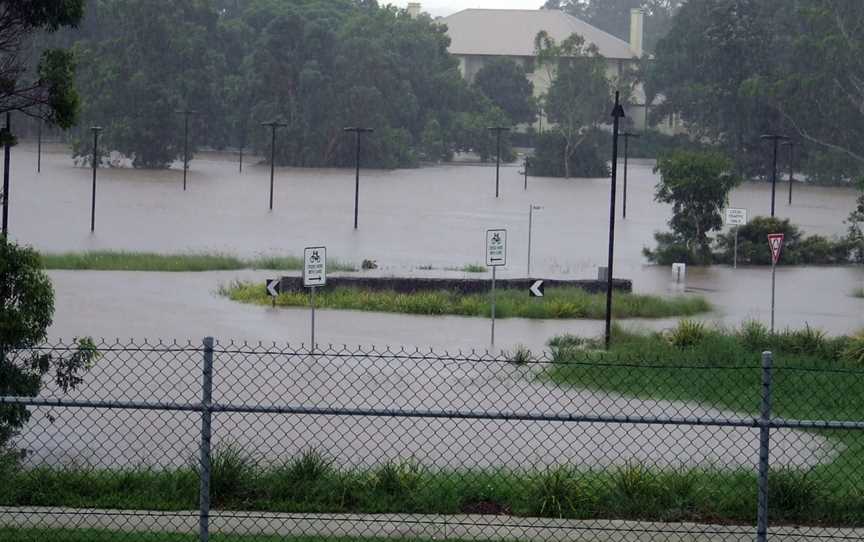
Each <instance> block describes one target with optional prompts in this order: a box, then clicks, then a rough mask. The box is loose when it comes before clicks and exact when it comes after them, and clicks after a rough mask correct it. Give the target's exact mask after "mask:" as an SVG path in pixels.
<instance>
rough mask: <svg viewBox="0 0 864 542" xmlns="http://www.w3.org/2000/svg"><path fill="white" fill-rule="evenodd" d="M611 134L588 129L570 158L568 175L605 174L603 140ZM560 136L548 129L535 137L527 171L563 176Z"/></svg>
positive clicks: (595, 175)
mask: <svg viewBox="0 0 864 542" xmlns="http://www.w3.org/2000/svg"><path fill="white" fill-rule="evenodd" d="M610 138H611V135H610V134H608V133H607V132H604V131H602V130H592V131H590V132H588V134H587V135H586V136H585V139H584V140H583V141H582V143H581V144H580V145H579V146H577V147H576V151H575V152H574V153H573V156H572V157H571V159H570V175H571V176H572V177H606V176H608V175H609V166H608V164H607V159H606V150H605V144H606V142H607V141H609V139H610ZM564 146H565V141H564V137H563V136H562V135H561V134H559V133H558V132H554V131H549V132H545V133H543V134H541V135H540V136H539V137H538V138H537V146H536V147H535V149H534V156H533V157H532V158H531V159H530V160H529V166H528V168H529V169H528V171H529V173H530V174H531V175H535V176H537V177H564V175H565V172H564Z"/></svg>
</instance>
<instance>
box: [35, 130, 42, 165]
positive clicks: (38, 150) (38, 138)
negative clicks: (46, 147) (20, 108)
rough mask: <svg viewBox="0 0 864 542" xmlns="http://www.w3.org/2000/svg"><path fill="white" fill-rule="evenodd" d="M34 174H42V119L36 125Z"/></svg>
mask: <svg viewBox="0 0 864 542" xmlns="http://www.w3.org/2000/svg"><path fill="white" fill-rule="evenodd" d="M36 173H42V118H41V117H40V118H39V119H37V123H36Z"/></svg>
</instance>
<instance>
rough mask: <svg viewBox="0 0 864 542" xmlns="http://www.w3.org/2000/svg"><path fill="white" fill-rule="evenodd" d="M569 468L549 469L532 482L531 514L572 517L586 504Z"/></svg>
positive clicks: (585, 497) (583, 495)
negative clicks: (532, 507)
mask: <svg viewBox="0 0 864 542" xmlns="http://www.w3.org/2000/svg"><path fill="white" fill-rule="evenodd" d="M576 475H577V473H576V471H575V470H574V469H572V468H570V467H566V466H562V467H554V468H549V469H547V470H546V472H544V473H543V474H541V475H540V476H538V477H537V478H536V479H535V481H534V491H533V493H534V495H533V498H532V499H531V502H532V503H533V506H534V510H533V513H534V514H536V515H538V516H540V517H555V518H563V517H573V516H574V512H575V511H577V510H579V509H580V508H581V507H583V506H584V505H585V504H586V503H587V502H588V500H589V499H588V497H587V494H586V493H585V492H584V491H582V488H581V487H580V485H579V482H578V480H577V478H576Z"/></svg>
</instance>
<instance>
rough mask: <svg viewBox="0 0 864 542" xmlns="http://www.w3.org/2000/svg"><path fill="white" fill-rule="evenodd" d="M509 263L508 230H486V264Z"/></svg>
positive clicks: (489, 265)
mask: <svg viewBox="0 0 864 542" xmlns="http://www.w3.org/2000/svg"><path fill="white" fill-rule="evenodd" d="M502 265H507V230H486V266H487V267H500V266H502Z"/></svg>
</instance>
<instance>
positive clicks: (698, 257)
mask: <svg viewBox="0 0 864 542" xmlns="http://www.w3.org/2000/svg"><path fill="white" fill-rule="evenodd" d="M654 240H655V241H657V247H656V248H655V249H654V250H651V249H649V248H648V247H644V248H643V249H642V254H643V255H644V256H645V257H646V258H647V259H648V261H649V262H651V263H656V264H659V265H672V264H673V263H686V264H690V265H707V264H710V263H711V260H710V259H708V260H706V259H705V257H704V255H702V254H701V253H698V252H695V251H693V250H691V249H690V247H688V246H687V242H686V241H685V240H684V238H683V237H681V236H680V235H677V234H675V233H671V232H656V233H655V234H654Z"/></svg>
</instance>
